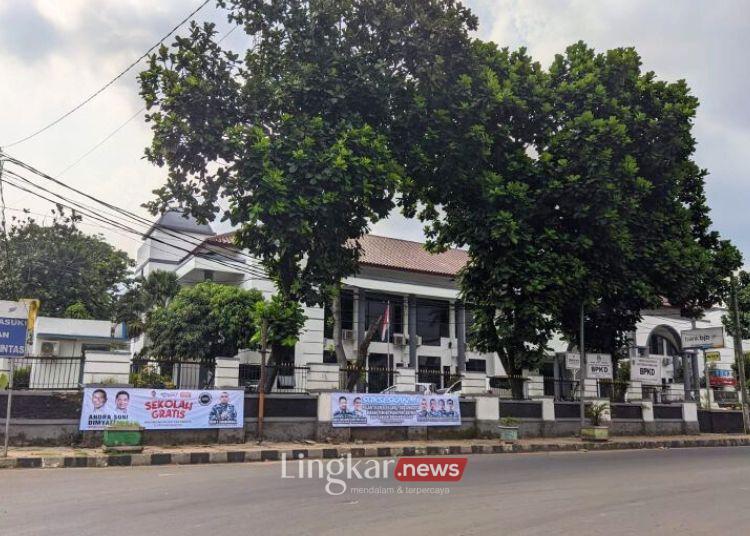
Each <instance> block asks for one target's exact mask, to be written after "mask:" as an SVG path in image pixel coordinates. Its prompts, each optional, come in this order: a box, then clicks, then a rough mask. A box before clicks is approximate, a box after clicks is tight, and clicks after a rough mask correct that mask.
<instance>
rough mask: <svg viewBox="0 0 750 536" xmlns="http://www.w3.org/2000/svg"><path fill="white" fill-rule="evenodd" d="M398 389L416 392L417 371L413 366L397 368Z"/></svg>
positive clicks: (396, 383)
mask: <svg viewBox="0 0 750 536" xmlns="http://www.w3.org/2000/svg"><path fill="white" fill-rule="evenodd" d="M395 385H396V391H399V392H404V393H414V392H416V389H417V371H416V370H414V369H413V368H400V369H396V382H395Z"/></svg>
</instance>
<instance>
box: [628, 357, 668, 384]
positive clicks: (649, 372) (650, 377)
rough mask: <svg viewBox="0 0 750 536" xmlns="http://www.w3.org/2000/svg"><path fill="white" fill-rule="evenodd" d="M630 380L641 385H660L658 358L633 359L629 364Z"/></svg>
mask: <svg viewBox="0 0 750 536" xmlns="http://www.w3.org/2000/svg"><path fill="white" fill-rule="evenodd" d="M630 379H631V380H632V381H635V382H641V383H655V384H660V383H661V358H660V357H634V358H633V360H632V361H631V363H630Z"/></svg>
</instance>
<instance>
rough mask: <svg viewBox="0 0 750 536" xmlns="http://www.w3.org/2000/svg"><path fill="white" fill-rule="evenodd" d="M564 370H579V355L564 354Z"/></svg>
mask: <svg viewBox="0 0 750 536" xmlns="http://www.w3.org/2000/svg"><path fill="white" fill-rule="evenodd" d="M565 368H566V369H568V370H579V369H580V368H581V354H574V353H573V352H566V353H565Z"/></svg>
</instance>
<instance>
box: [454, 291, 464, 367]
mask: <svg viewBox="0 0 750 536" xmlns="http://www.w3.org/2000/svg"><path fill="white" fill-rule="evenodd" d="M455 308H456V314H455V317H456V347H457V348H456V350H457V351H458V353H457V355H456V368H457V369H458V372H459V373H463V372H466V307H465V306H464V303H463V302H461V301H458V302H456V304H455Z"/></svg>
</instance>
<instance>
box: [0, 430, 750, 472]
mask: <svg viewBox="0 0 750 536" xmlns="http://www.w3.org/2000/svg"><path fill="white" fill-rule="evenodd" d="M737 446H750V435H736V434H734V435H722V434H701V435H699V436H663V437H655V436H628V437H613V438H611V439H610V440H609V441H608V442H606V443H591V442H583V441H581V440H580V439H578V438H575V437H564V438H537V439H522V440H519V441H518V442H517V443H513V444H511V443H503V442H501V441H498V440H490V439H472V440H462V441H461V440H447V441H422V442H387V443H386V442H384V443H367V444H358V443H347V444H345V445H341V444H339V445H335V444H330V443H315V442H313V441H308V442H295V443H263V445H257V444H255V443H243V444H235V445H187V446H186V445H183V446H176V447H163V446H159V447H145V448H144V449H143V452H142V453H138V454H108V453H105V452H103V451H102V449H98V448H97V449H83V448H59V447H49V448H43V447H40V448H35V447H18V448H12V449H10V451H9V453H8V458H0V468H63V467H66V468H67V467H70V468H73V467H113V466H143V465H167V464H178V465H187V464H205V463H243V462H261V461H277V460H280V459H281V457H282V454H286V457H287V458H300V457H304V458H323V459H333V458H339V457H344V456H346V455H348V454H351V456H352V457H355V458H363V457H390V456H421V455H446V454H451V455H455V454H463V455H466V454H498V453H528V452H565V451H589V450H622V449H655V448H691V447H737Z"/></svg>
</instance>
